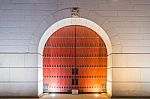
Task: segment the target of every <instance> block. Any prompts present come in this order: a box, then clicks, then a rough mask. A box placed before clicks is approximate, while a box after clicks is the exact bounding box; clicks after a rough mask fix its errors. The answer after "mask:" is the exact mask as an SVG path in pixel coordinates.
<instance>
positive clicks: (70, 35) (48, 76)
mask: <svg viewBox="0 0 150 99" xmlns="http://www.w3.org/2000/svg"><path fill="white" fill-rule="evenodd" d="M106 76H107V49H106V46H105V44H104V42H103V40H102V39H101V37H100V36H99V35H98V34H97V33H96V32H94V31H93V30H91V29H89V28H87V27H84V26H79V25H71V26H66V27H63V28H61V29H59V30H58V31H56V32H55V33H53V35H52V36H50V37H49V39H48V40H47V43H46V44H45V47H44V51H43V78H44V89H43V90H44V92H71V90H72V89H78V90H79V92H106V80H107V77H106Z"/></svg>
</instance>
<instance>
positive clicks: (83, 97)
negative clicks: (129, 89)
mask: <svg viewBox="0 0 150 99" xmlns="http://www.w3.org/2000/svg"><path fill="white" fill-rule="evenodd" d="M0 99H143V98H109V97H107V95H106V94H79V95H71V94H49V95H43V96H42V97H40V98H0ZM146 99H150V98H146Z"/></svg>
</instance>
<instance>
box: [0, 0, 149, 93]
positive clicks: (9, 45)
mask: <svg viewBox="0 0 150 99" xmlns="http://www.w3.org/2000/svg"><path fill="white" fill-rule="evenodd" d="M74 6H77V7H80V8H81V10H80V16H81V17H83V18H86V19H89V20H91V21H93V22H95V23H97V24H98V25H99V26H101V27H102V28H103V29H104V30H105V32H106V33H107V34H108V36H109V37H110V39H111V43H112V48H113V52H112V53H111V54H109V57H112V66H111V67H110V68H109V69H110V70H112V80H111V79H110V81H109V82H112V95H113V96H150V90H149V89H150V78H149V77H148V75H149V74H150V43H149V42H150V11H149V9H150V0H94V2H93V0H0V96H6V95H7V96H16V95H17V96H38V95H39V94H40V93H42V91H41V92H39V91H38V86H40V85H41V84H42V78H38V75H41V74H42V66H41V65H40V64H38V56H39V57H41V54H40V53H38V44H39V41H40V38H41V37H42V35H43V34H44V32H45V31H46V30H47V29H48V28H49V27H50V26H51V25H52V24H54V23H55V22H57V21H58V20H61V19H64V18H68V17H70V9H65V8H69V7H74ZM61 9H64V10H61ZM57 10H59V11H57ZM38 71H39V72H38ZM39 83H41V84H39ZM41 87H42V86H41Z"/></svg>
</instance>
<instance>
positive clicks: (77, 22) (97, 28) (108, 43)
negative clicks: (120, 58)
mask: <svg viewBox="0 0 150 99" xmlns="http://www.w3.org/2000/svg"><path fill="white" fill-rule="evenodd" d="M69 25H81V26H86V27H88V28H90V29H92V30H94V31H95V32H96V33H98V34H99V36H100V37H101V38H102V39H103V41H104V43H105V45H106V48H107V53H108V56H109V55H110V54H111V53H112V45H111V41H110V39H109V37H108V35H107V34H106V32H105V31H104V30H103V29H102V28H101V27H100V26H99V25H97V24H96V23H94V22H92V21H90V20H88V19H84V18H66V19H62V20H60V21H58V22H56V23H54V24H53V25H52V26H50V27H49V28H48V29H47V30H46V31H45V33H44V34H43V36H42V37H41V39H40V42H39V46H38V53H39V54H40V55H39V56H38V66H39V67H42V62H43V58H42V55H43V48H44V45H45V43H46V42H47V40H48V38H49V37H50V36H51V35H52V34H53V33H54V32H55V31H57V30H58V29H60V28H62V27H64V26H69ZM107 64H108V65H109V66H108V67H107V68H108V69H109V67H110V65H111V64H112V59H111V57H108V63H107ZM38 72H39V71H38ZM107 75H108V76H107V79H108V81H107V93H108V94H109V95H112V83H111V82H109V81H111V80H112V73H111V69H110V70H108V73H107ZM41 78H43V73H42V72H40V74H38V79H41ZM42 84H43V83H38V94H39V95H40V94H41V93H43V85H42Z"/></svg>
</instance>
